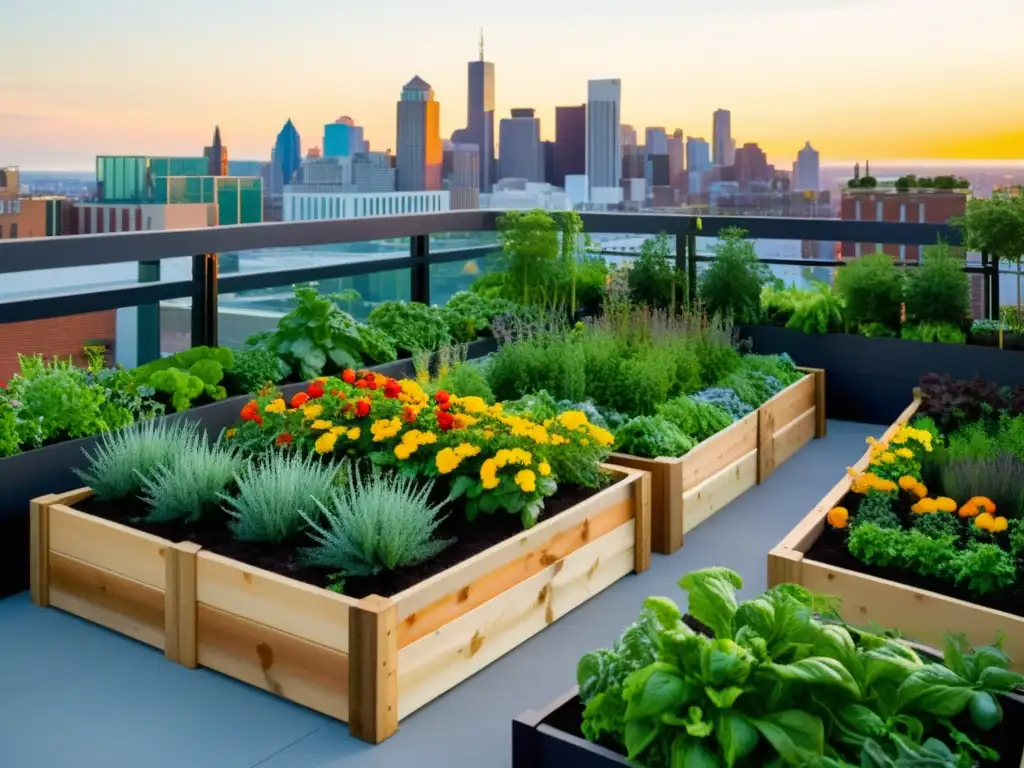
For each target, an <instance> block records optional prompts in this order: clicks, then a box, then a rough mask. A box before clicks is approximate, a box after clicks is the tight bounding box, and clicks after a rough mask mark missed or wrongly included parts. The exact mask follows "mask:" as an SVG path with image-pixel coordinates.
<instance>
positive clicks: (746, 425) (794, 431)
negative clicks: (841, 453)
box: [609, 368, 825, 555]
mask: <svg viewBox="0 0 1024 768" xmlns="http://www.w3.org/2000/svg"><path fill="white" fill-rule="evenodd" d="M801 370H803V371H804V372H805V373H806V374H807V375H806V376H804V377H803V378H802V379H800V380H799V381H797V382H796V383H794V384H792V385H790V386H789V387H787V388H786V389H784V390H782V391H781V392H779V394H777V395H775V397H773V398H772V399H771V400H769V401H768V402H766V403H765V404H764V405H762V406H761V407H760V408H758V409H757V410H756V411H754V412H753V413H750V414H748V415H747V416H745V417H743V418H742V419H740V420H739V421H737V422H735V423H734V424H732V426H730V427H728V428H726V429H723V430H722V431H721V432H719V433H718V434H716V435H713V436H711V437H709V438H708V439H707V440H705V441H704V442H702V443H701V444H700V445H698V446H697V447H695V448H694V449H693V450H691V451H690V452H689V453H687V454H685V455H684V456H677V457H665V456H661V457H658V458H656V459H645V458H641V457H639V456H631V455H629V454H626V453H613V454H612V455H611V458H610V459H609V461H611V462H613V463H615V464H618V465H620V466H624V467H633V468H634V469H642V470H644V471H645V472H650V473H651V549H652V551H654V552H658V553H661V554H664V555H670V554H672V553H673V552H675V551H676V550H677V549H679V548H680V547H681V546H683V539H684V537H685V535H686V534H687V533H689V532H690V531H691V530H693V529H694V528H695V527H696V526H698V525H699V524H700V523H702V522H704V521H705V520H707V519H708V518H709V517H711V516H712V515H714V514H715V513H716V512H719V511H720V510H722V509H723V508H724V507H725V506H726V505H727V504H729V503H730V502H731V501H733V500H734V499H736V498H737V497H739V496H741V495H742V494H744V493H746V492H747V491H748V490H750V489H751V488H753V487H754V486H755V485H757V484H759V483H762V482H764V481H765V480H767V479H768V477H769V476H770V475H771V473H772V472H774V471H775V468H776V467H778V466H779V465H781V464H782V463H783V462H785V461H786V460H787V459H789V458H790V457H791V456H792V455H793V454H795V453H796V452H797V451H798V450H800V448H802V447H803V445H804V444H805V443H807V442H808V441H809V440H810V439H811V438H812V437H824V436H825V372H824V371H822V370H814V369H807V368H803V369H801Z"/></svg>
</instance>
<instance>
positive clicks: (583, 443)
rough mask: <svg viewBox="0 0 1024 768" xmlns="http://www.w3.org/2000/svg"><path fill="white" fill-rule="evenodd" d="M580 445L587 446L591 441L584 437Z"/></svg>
mask: <svg viewBox="0 0 1024 768" xmlns="http://www.w3.org/2000/svg"><path fill="white" fill-rule="evenodd" d="M580 445H582V446H584V447H586V446H588V445H590V441H589V440H587V438H585V437H584V438H583V439H582V440H580Z"/></svg>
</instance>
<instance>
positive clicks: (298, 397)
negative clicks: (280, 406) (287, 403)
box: [292, 385, 322, 408]
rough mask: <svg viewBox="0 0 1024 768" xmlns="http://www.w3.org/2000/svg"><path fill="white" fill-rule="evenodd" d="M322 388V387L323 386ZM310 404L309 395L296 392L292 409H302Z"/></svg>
mask: <svg viewBox="0 0 1024 768" xmlns="http://www.w3.org/2000/svg"><path fill="white" fill-rule="evenodd" d="M321 386H322V385H321ZM308 402H309V394H308V393H306V392H296V393H295V395H294V396H293V397H292V408H301V407H302V406H304V405H305V404H306V403H308Z"/></svg>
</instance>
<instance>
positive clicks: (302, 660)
mask: <svg viewBox="0 0 1024 768" xmlns="http://www.w3.org/2000/svg"><path fill="white" fill-rule="evenodd" d="M196 616H197V627H198V651H197V655H198V661H199V664H200V665H201V666H203V667H207V668H209V669H213V670H216V671H217V672H221V673H223V674H225V675H227V676H228V677H233V678H235V679H236V680H241V681H242V682H244V683H248V684H249V685H254V686H256V687H257V688H262V689H263V690H265V691H269V692H270V693H273V694H274V695H276V696H280V697H281V698H284V699H288V700H289V701H294V702H295V703H296V704H301V705H303V706H306V707H309V708H310V709H314V710H316V711H317V712H322V713H323V714H325V715H329V716H331V717H335V718H337V719H339V720H347V719H348V679H349V658H348V655H347V654H344V653H341V652H339V651H336V650H333V649H331V648H325V647H324V646H322V645H317V644H316V643H311V642H309V641H308V640H303V639H302V638H299V637H295V636H294V635H290V634H288V633H287V632H280V631H278V630H276V629H271V628H269V627H265V626H263V625H261V624H257V623H255V622H252V621H249V620H247V619H243V618H241V617H239V616H233V615H232V614H230V613H227V612H225V611H221V610H218V609H216V608H212V607H210V606H208V605H203V604H202V603H200V604H199V605H198V607H197V612H196Z"/></svg>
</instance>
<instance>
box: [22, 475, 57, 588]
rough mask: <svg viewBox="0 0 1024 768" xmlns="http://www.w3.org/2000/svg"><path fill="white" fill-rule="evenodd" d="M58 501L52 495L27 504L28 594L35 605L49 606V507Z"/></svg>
mask: <svg viewBox="0 0 1024 768" xmlns="http://www.w3.org/2000/svg"><path fill="white" fill-rule="evenodd" d="M59 501H60V497H59V496H54V495H52V494H49V495H46V496H40V497H38V498H35V499H32V501H31V502H29V507H28V513H29V588H30V592H29V594H30V595H31V596H32V602H33V603H34V604H35V605H38V606H40V607H43V608H45V607H46V606H48V605H49V604H50V505H51V504H56V503H57V502H59Z"/></svg>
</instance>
